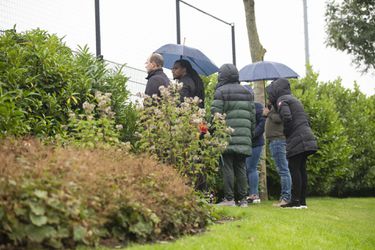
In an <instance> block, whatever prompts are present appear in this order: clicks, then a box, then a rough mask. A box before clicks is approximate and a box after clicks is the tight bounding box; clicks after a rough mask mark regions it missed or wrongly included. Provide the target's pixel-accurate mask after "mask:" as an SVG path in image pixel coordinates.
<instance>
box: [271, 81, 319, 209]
mask: <svg viewBox="0 0 375 250" xmlns="http://www.w3.org/2000/svg"><path fill="white" fill-rule="evenodd" d="M266 91H267V94H268V99H269V101H270V102H271V103H272V105H273V106H274V108H276V109H277V111H278V112H279V114H280V117H281V120H282V121H283V125H284V135H285V137H286V156H287V159H288V162H289V170H290V173H291V177H292V199H291V201H290V202H289V203H287V204H283V205H281V206H280V207H283V208H307V205H306V188H307V173H306V161H307V157H308V156H309V155H311V154H313V153H315V152H316V151H317V150H318V146H317V142H316V139H315V137H314V134H313V132H312V130H311V128H310V124H309V118H308V116H307V114H306V113H305V111H304V108H303V105H302V103H301V102H300V101H299V100H298V99H297V98H296V97H294V96H293V95H292V94H291V90H290V83H289V81H288V80H287V79H284V78H280V79H277V80H275V81H273V82H272V83H271V84H270V85H269V86H268V87H267V88H266Z"/></svg>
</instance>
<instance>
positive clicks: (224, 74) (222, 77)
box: [216, 63, 240, 88]
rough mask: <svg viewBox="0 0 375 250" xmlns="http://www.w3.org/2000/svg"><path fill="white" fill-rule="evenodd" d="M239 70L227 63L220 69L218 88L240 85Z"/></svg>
mask: <svg viewBox="0 0 375 250" xmlns="http://www.w3.org/2000/svg"><path fill="white" fill-rule="evenodd" d="M238 79H239V75H238V69H237V68H236V66H234V65H233V64H230V63H226V64H224V65H223V66H221V67H220V69H219V75H218V84H217V86H216V88H218V87H220V86H223V85H225V84H228V83H238V84H239V83H240V82H239V80H238Z"/></svg>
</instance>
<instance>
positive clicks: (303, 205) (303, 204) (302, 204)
mask: <svg viewBox="0 0 375 250" xmlns="http://www.w3.org/2000/svg"><path fill="white" fill-rule="evenodd" d="M301 208H303V209H306V208H307V205H306V200H301Z"/></svg>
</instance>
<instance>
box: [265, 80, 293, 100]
mask: <svg viewBox="0 0 375 250" xmlns="http://www.w3.org/2000/svg"><path fill="white" fill-rule="evenodd" d="M266 91H267V95H268V99H269V100H270V101H271V103H272V104H275V103H276V101H277V99H278V98H279V97H280V96H283V95H290V94H291V93H292V92H291V91H290V83H289V81H288V80H287V79H285V78H279V79H277V80H275V81H273V82H271V84H270V85H268V86H267V87H266Z"/></svg>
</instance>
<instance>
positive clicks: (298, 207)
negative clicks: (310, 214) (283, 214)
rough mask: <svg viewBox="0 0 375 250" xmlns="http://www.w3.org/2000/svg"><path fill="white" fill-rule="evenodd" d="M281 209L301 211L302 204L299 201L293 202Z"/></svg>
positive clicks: (282, 206)
mask: <svg viewBox="0 0 375 250" xmlns="http://www.w3.org/2000/svg"><path fill="white" fill-rule="evenodd" d="M280 207H281V208H291V209H301V204H300V203H299V201H298V200H297V201H291V202H289V203H287V204H285V205H281V206H280Z"/></svg>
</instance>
